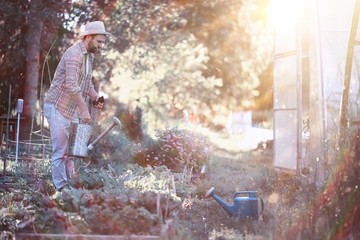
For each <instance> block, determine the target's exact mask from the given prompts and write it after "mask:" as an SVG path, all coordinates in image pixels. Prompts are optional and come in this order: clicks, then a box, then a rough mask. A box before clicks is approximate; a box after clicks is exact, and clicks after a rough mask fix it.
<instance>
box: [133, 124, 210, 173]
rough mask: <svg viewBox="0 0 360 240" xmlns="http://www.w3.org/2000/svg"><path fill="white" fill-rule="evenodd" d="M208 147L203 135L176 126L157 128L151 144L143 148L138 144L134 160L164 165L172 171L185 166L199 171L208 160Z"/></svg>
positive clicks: (140, 162) (145, 163) (152, 164)
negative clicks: (163, 128) (154, 138)
mask: <svg viewBox="0 0 360 240" xmlns="http://www.w3.org/2000/svg"><path fill="white" fill-rule="evenodd" d="M208 148H209V143H208V142H207V140H206V138H205V137H203V136H197V135H195V134H191V133H189V132H187V131H185V130H179V129H177V128H174V129H166V130H158V131H157V135H156V140H155V141H154V143H153V144H152V145H151V146H149V147H145V148H143V147H142V146H141V144H140V145H138V150H137V152H136V153H135V155H134V161H135V162H136V163H138V164H140V165H151V166H161V165H165V166H167V167H168V168H169V169H171V170H172V171H173V172H181V171H183V169H184V167H185V166H186V167H187V168H189V169H190V168H193V171H194V172H200V168H201V167H202V166H203V165H204V164H207V162H208V158H209V153H208Z"/></svg>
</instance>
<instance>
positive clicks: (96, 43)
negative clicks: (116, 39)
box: [88, 35, 106, 53]
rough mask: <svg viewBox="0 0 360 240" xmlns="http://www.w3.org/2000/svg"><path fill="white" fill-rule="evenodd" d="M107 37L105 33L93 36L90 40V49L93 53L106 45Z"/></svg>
mask: <svg viewBox="0 0 360 240" xmlns="http://www.w3.org/2000/svg"><path fill="white" fill-rule="evenodd" d="M105 39H106V36H105V35H95V36H92V38H91V40H90V42H89V49H88V51H89V52H91V53H95V52H96V51H98V50H100V49H101V48H102V47H103V46H104V43H105Z"/></svg>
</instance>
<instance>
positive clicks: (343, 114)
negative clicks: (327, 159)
mask: <svg viewBox="0 0 360 240" xmlns="http://www.w3.org/2000/svg"><path fill="white" fill-rule="evenodd" d="M359 15H360V0H356V2H355V6H354V13H353V17H352V23H351V30H350V35H349V41H348V48H347V54H346V65H345V79H344V85H343V89H342V90H343V92H342V99H341V109H340V138H339V140H340V142H343V139H344V138H343V137H344V136H343V135H344V130H345V128H346V127H347V125H348V119H347V115H348V114H347V110H348V104H349V91H350V80H351V70H352V64H353V56H354V46H355V45H356V44H359V41H357V40H356V32H357V28H358V24H359Z"/></svg>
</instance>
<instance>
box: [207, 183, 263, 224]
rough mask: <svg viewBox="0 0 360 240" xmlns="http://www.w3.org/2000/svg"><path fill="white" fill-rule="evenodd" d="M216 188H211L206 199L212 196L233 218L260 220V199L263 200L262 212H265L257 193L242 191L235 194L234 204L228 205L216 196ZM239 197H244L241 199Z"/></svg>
mask: <svg viewBox="0 0 360 240" xmlns="http://www.w3.org/2000/svg"><path fill="white" fill-rule="evenodd" d="M214 190H215V188H214V187H212V188H210V189H209V190H208V191H207V193H206V194H205V197H208V196H212V197H213V198H214V199H215V200H216V201H217V202H218V203H220V205H221V206H222V207H223V208H224V209H225V210H226V211H227V212H228V213H229V214H230V215H231V216H233V217H240V218H254V219H258V218H259V214H258V198H257V197H259V198H260V200H261V212H260V214H261V213H262V212H263V211H264V202H263V200H262V198H261V197H260V195H259V194H258V193H257V192H256V191H240V192H235V193H234V204H233V205H228V204H226V203H225V202H224V201H223V200H221V199H220V198H219V197H218V196H216V195H215V194H214ZM238 195H242V196H241V197H240V196H238Z"/></svg>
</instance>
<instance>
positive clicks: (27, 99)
mask: <svg viewBox="0 0 360 240" xmlns="http://www.w3.org/2000/svg"><path fill="white" fill-rule="evenodd" d="M40 6H41V0H33V1H31V6H30V13H29V30H28V32H27V36H26V83H25V94H24V112H23V114H22V116H23V117H25V120H24V122H23V127H22V130H23V131H22V132H23V133H25V134H28V133H29V131H30V129H31V120H32V116H33V112H34V111H36V100H37V92H38V82H39V57H40V50H41V46H40V39H41V32H42V28H43V24H44V23H43V20H42V18H41V16H40V12H41V11H40V10H39V7H40Z"/></svg>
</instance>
